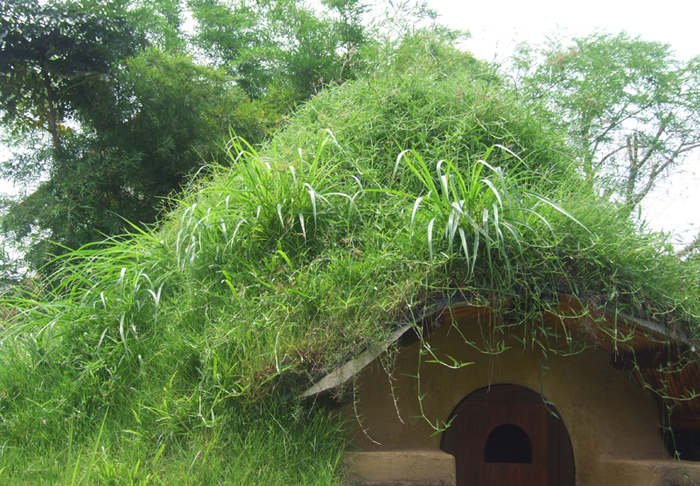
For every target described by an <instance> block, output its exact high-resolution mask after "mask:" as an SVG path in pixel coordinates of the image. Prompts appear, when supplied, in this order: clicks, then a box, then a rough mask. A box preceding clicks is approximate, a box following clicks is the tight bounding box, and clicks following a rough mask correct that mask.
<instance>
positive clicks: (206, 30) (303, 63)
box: [188, 0, 367, 105]
mask: <svg viewBox="0 0 700 486" xmlns="http://www.w3.org/2000/svg"><path fill="white" fill-rule="evenodd" d="M322 3H323V5H324V6H325V7H326V9H327V10H325V11H322V12H319V11H317V10H315V9H313V8H312V7H309V6H307V5H306V4H305V3H304V2H303V1H301V0H276V1H271V2H251V1H247V0H231V1H227V0H188V6H189V7H190V9H191V10H192V13H193V16H194V18H195V19H196V20H197V27H196V31H197V34H196V35H195V37H194V42H195V44H196V45H197V46H198V47H199V48H200V49H201V50H202V51H203V52H204V53H205V54H206V55H207V56H210V58H212V59H214V60H215V62H216V63H217V64H218V65H219V66H221V67H222V68H224V69H226V70H227V72H229V73H230V74H231V75H232V76H234V77H235V78H236V79H237V82H238V83H239V84H240V86H241V87H242V88H243V89H244V90H245V91H246V93H248V95H249V96H251V97H252V98H261V97H264V96H269V95H271V94H272V95H274V97H275V98H276V99H275V102H280V101H281V102H282V103H286V104H288V105H293V104H295V103H297V102H300V101H304V100H307V99H309V98H310V97H311V96H313V95H314V94H315V93H316V92H318V90H320V89H321V88H322V87H323V86H326V85H329V84H331V83H334V82H342V81H343V80H346V79H352V77H353V76H354V69H353V68H354V67H355V66H356V64H355V63H356V61H357V59H356V57H357V54H358V49H359V48H360V47H361V46H362V44H363V43H364V42H365V40H366V32H365V28H364V27H363V25H362V22H361V20H362V15H363V13H364V12H365V10H366V9H367V7H366V5H365V4H364V3H362V2H361V1H360V0H325V1H323V2H322ZM280 93H281V94H280Z"/></svg>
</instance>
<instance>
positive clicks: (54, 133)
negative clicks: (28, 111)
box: [43, 69, 61, 151]
mask: <svg viewBox="0 0 700 486" xmlns="http://www.w3.org/2000/svg"><path fill="white" fill-rule="evenodd" d="M43 74H44V86H45V87H46V100H47V101H48V104H49V113H48V114H49V132H51V138H52V140H53V146H54V148H55V149H56V150H57V151H60V150H61V140H60V139H59V138H58V120H57V119H56V118H57V113H56V107H55V106H54V103H53V88H51V77H50V76H49V72H48V71H47V70H46V69H44V73H43Z"/></svg>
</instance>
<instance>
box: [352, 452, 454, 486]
mask: <svg viewBox="0 0 700 486" xmlns="http://www.w3.org/2000/svg"><path fill="white" fill-rule="evenodd" d="M345 461H346V464H347V466H348V467H349V469H350V474H349V475H348V477H347V479H346V481H345V483H346V484H348V485H353V486H360V485H362V486H368V485H379V484H381V485H382V486H404V485H406V486H408V485H412V486H455V483H456V477H455V460H454V457H452V456H451V455H450V454H447V453H445V452H442V451H440V450H398V451H375V452H351V453H348V454H346V455H345Z"/></svg>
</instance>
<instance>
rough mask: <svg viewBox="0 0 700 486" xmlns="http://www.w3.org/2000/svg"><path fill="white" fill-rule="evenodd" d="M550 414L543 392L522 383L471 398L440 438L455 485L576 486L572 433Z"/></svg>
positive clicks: (468, 397)
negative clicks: (450, 459)
mask: <svg viewBox="0 0 700 486" xmlns="http://www.w3.org/2000/svg"><path fill="white" fill-rule="evenodd" d="M552 412H554V413H556V411H555V410H554V408H553V407H552V406H545V404H544V401H543V400H542V396H541V395H540V394H539V393H537V392H535V391H533V390H530V389H529V388H525V387H522V386H518V385H495V386H492V387H490V388H482V389H480V390H477V391H475V392H474V393H472V394H470V395H469V396H467V397H466V398H465V399H464V400H462V402H460V403H459V405H457V407H456V408H455V410H454V411H453V412H452V416H453V417H454V419H453V421H452V423H451V425H450V427H449V428H448V429H447V430H446V431H445V432H444V433H443V436H442V446H441V447H442V450H444V451H445V452H448V453H450V454H452V455H453V456H454V457H455V463H456V466H457V486H506V485H507V486H574V484H575V472H574V456H573V451H572V449H571V441H570V439H569V434H568V432H567V431H566V427H565V426H564V422H563V421H562V420H560V419H559V418H558V414H557V415H556V416H555V415H554V414H553V413H552Z"/></svg>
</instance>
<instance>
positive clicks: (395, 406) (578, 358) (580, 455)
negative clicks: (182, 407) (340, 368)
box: [345, 318, 682, 486]
mask: <svg viewBox="0 0 700 486" xmlns="http://www.w3.org/2000/svg"><path fill="white" fill-rule="evenodd" d="M482 320H483V318H482ZM487 324H488V323H487V322H478V321H477V320H471V321H466V322H462V323H460V325H459V331H460V332H461V334H460V332H457V330H456V329H454V328H452V327H451V326H443V327H442V328H441V329H439V330H438V331H436V332H435V333H434V334H433V335H432V336H431V337H430V338H429V339H428V340H427V341H428V345H429V346H430V347H431V349H432V351H433V352H434V353H435V355H436V356H437V357H439V358H440V359H441V360H442V361H444V362H445V363H448V364H451V363H453V360H452V359H451V358H454V359H455V360H457V361H460V362H474V363H473V364H471V365H469V366H465V367H462V368H460V369H450V368H448V367H446V366H444V365H442V364H439V363H431V362H428V361H429V360H431V359H433V358H432V357H431V356H430V355H429V354H428V355H425V353H424V354H423V355H421V349H422V348H421V345H420V343H415V344H413V345H411V346H408V347H404V348H399V349H398V353H399V354H398V357H397V359H396V361H395V368H394V369H393V370H389V371H391V375H389V374H388V373H387V370H385V369H384V368H385V367H386V366H383V365H382V363H381V362H379V361H375V362H374V363H372V365H371V366H370V367H368V368H367V369H365V370H364V371H363V372H362V374H361V375H360V376H359V378H358V382H357V385H356V386H357V391H358V399H359V400H358V401H357V403H356V404H355V406H354V407H353V406H352V405H351V406H348V407H346V409H345V413H346V414H347V416H348V418H349V420H352V421H353V422H354V424H355V425H354V429H355V430H354V433H353V435H354V444H355V445H357V446H358V447H359V448H360V449H361V450H365V451H382V450H401V449H428V450H430V449H432V450H437V449H439V447H440V439H441V434H440V433H437V434H436V433H435V432H436V431H435V430H434V428H433V426H434V425H435V424H436V422H437V423H439V424H443V423H444V422H445V421H447V420H448V419H449V416H450V414H451V412H452V410H453V409H454V408H455V406H456V405H457V404H458V403H459V402H460V401H461V400H462V399H463V398H464V397H466V396H467V395H468V394H469V393H471V392H473V391H475V390H477V389H480V388H483V387H487V386H489V385H495V384H517V385H522V386H526V387H529V388H531V389H533V390H535V391H538V392H541V393H543V395H544V396H545V397H546V398H547V400H549V401H551V402H552V403H553V404H554V406H555V407H556V408H557V410H558V411H559V413H560V415H561V418H562V420H563V421H564V423H565V425H566V427H567V430H568V432H569V436H570V437H571V442H572V447H573V451H574V460H575V463H576V475H577V484H578V485H579V486H585V485H591V486H598V485H603V484H660V483H653V482H646V483H633V482H618V483H611V482H607V480H606V479H605V478H606V477H607V475H608V474H609V473H610V472H611V467H613V466H611V464H614V461H618V462H617V463H616V464H618V466H619V467H621V468H622V469H621V470H626V469H625V468H624V467H623V466H621V464H623V462H619V461H627V460H632V461H659V460H663V459H664V457H665V449H664V446H663V441H662V438H661V434H660V432H659V427H658V423H659V420H658V411H657V410H656V407H655V406H654V404H653V403H652V401H651V399H650V398H649V397H648V396H646V395H645V393H644V390H643V388H642V387H641V386H640V385H639V384H638V382H637V380H636V379H635V378H634V377H633V376H632V375H631V374H630V373H629V372H626V371H617V370H615V369H614V368H613V367H612V366H611V364H610V356H609V355H608V354H607V353H606V352H604V351H602V350H595V349H589V350H586V351H584V352H582V353H581V354H577V355H574V356H568V357H564V356H555V355H553V354H552V353H548V354H547V355H546V356H545V353H543V351H542V350H541V349H539V348H534V349H533V347H524V346H523V345H522V344H520V343H519V342H517V341H516V340H514V339H510V340H508V341H507V344H508V345H509V346H511V348H510V349H508V350H506V351H504V352H502V353H499V354H492V355H487V354H483V353H481V352H480V351H477V350H475V349H474V347H473V346H470V345H469V344H467V343H466V342H465V340H466V341H469V342H473V343H478V344H479V345H481V344H483V338H482V336H481V331H480V329H481V328H483V329H488V325H487ZM516 331H517V330H516ZM448 356H449V357H451V358H449V357H448ZM380 359H381V358H380ZM385 361H386V360H385ZM419 362H420V365H419ZM385 364H386V363H385ZM406 375H414V376H420V380H418V379H415V378H412V377H410V376H406ZM423 394H425V396H424V398H423V400H422V401H421V400H419V397H420V396H421V395H423ZM421 404H422V406H423V412H424V415H425V418H417V417H418V416H420V415H422V413H421V409H420V405H421ZM358 418H359V421H358ZM360 423H361V426H360ZM431 424H432V425H431ZM362 429H364V432H363V431H362ZM365 433H366V434H365ZM367 436H369V437H370V438H371V440H370V439H369V438H368V437H367ZM373 441H375V442H376V443H375V442H373ZM611 461H613V462H611ZM671 462H672V461H671ZM672 464H677V463H672ZM669 467H670V466H669ZM613 469H614V468H613ZM662 469H663V468H662ZM625 474H626V473H625ZM669 484H672V483H669ZM679 484H682V483H679Z"/></svg>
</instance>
